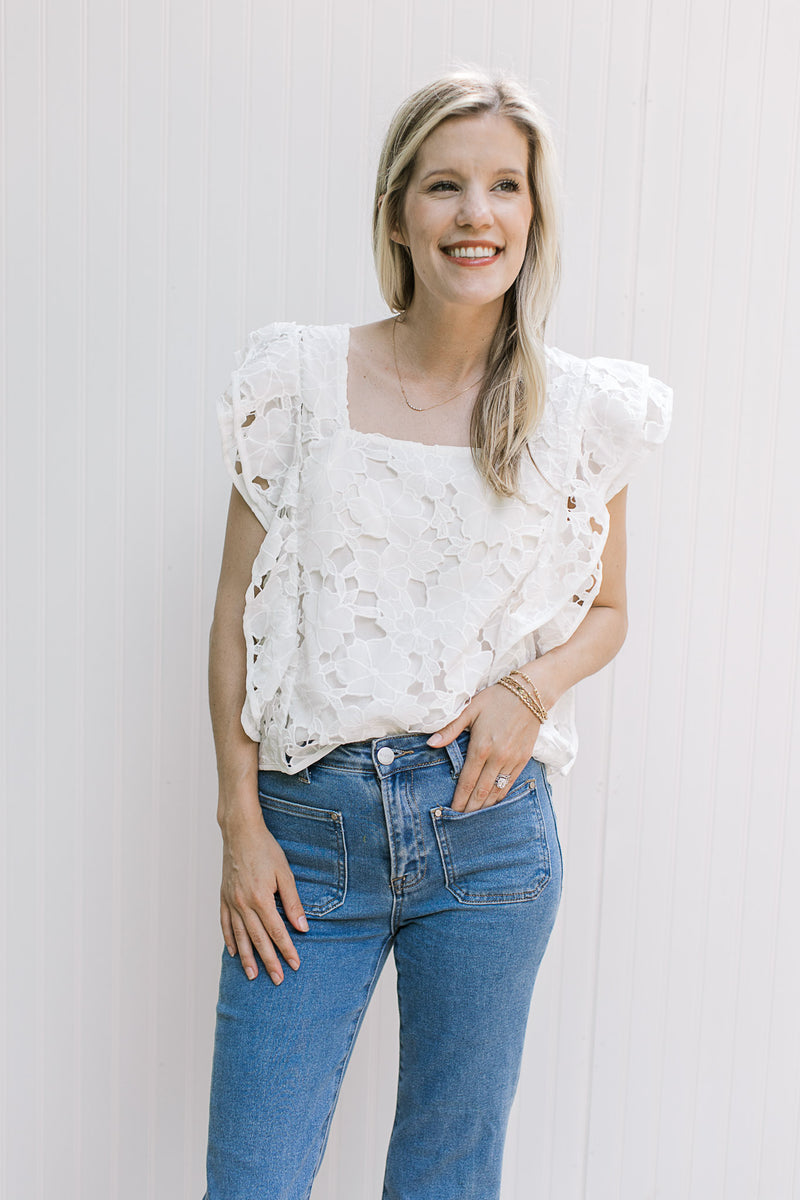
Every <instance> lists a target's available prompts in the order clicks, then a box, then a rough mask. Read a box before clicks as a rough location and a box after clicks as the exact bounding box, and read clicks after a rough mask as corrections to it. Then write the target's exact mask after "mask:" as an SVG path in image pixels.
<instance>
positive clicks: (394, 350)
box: [392, 317, 483, 412]
mask: <svg viewBox="0 0 800 1200" xmlns="http://www.w3.org/2000/svg"><path fill="white" fill-rule="evenodd" d="M396 329H397V317H395V319H394V320H393V321H392V354H393V355H394V369H395V371H396V372H397V382H398V383H399V384H400V391H401V392H402V393H403V399H404V400H405V402H406V404H407V405H408V407H409V408H411V409H413V411H414V412H431V410H432V409H434V408H441V407H442V405H443V404H449V403H450V401H451V400H457V399H458V397H459V396H463V395H464V392H468V391H469V390H470V388H474V387H475V384H476V383H480V381H481V380H480V379H475V380H474V381H473V382H472V383H468V384H467V386H466V387H465V388H462V389H461V391H460V392H456V394H455V396H448V397H447V399H446V400H440V401H439V402H438V404H431V405H430V407H429V408H417V406H416V404H412V403H411V401H410V400H409V398H408V396H407V395H406V389H405V388H404V387H403V379H402V377H401V375H400V368H399V367H398V365H397V338H396V337H395V331H396ZM482 378H483V376H481V379H482Z"/></svg>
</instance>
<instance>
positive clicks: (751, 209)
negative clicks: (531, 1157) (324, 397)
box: [723, 0, 775, 1191]
mask: <svg viewBox="0 0 800 1200" xmlns="http://www.w3.org/2000/svg"><path fill="white" fill-rule="evenodd" d="M768 16H769V0H762V9H761V36H760V41H759V52H758V77H757V83H756V95H755V98H754V99H755V103H754V109H755V121H754V127H753V143H752V146H751V147H750V153H749V159H750V164H751V168H750V170H749V171H748V172H747V174H748V176H749V187H748V196H747V224H746V236H745V272H744V273H745V279H746V288H745V295H746V296H750V295H753V294H754V291H753V287H752V284H753V242H754V235H755V221H756V188H757V181H758V165H759V159H760V151H761V129H762V121H763V108H764V75H765V69H766V51H767V33H768ZM752 311H753V310H752V307H748V306H747V305H744V304H743V306H742V324H741V329H740V331H739V337H738V339H736V341H735V344H737V345H738V360H739V361H738V368H737V372H736V375H737V378H738V379H739V381H740V388H739V394H738V396H737V410H736V437H735V445H736V453H735V457H734V461H739V462H740V461H741V460H742V454H741V445H742V422H743V416H744V414H743V407H744V392H743V389H744V383H743V381H744V378H745V367H746V361H745V350H746V347H747V345H748V339H747V333H748V325H749V318H750V316H751V314H752ZM772 411H773V428H774V425H775V409H774V407H773V410H772ZM735 516H736V508H735V505H734V504H733V503H732V504H730V505H729V509H728V530H727V543H728V546H727V554H726V564H727V565H726V578H730V577H731V574H732V572H733V555H734V545H735V538H734V533H735V527H734V522H735ZM767 528H770V525H769V524H768V525H767ZM768 544H769V543H768V539H767V538H764V539H763V543H762V548H761V564H762V578H764V579H766V562H767V553H768ZM764 601H765V596H764V589H763V588H762V589H761V606H760V614H761V619H762V620H763V614H764ZM732 605H733V598H732V595H731V589H728V598H727V603H726V606H725V608H726V611H725V621H724V626H725V629H726V630H727V626H728V619H729V614H730V610H731V607H732ZM760 661H761V656H760V655H756V659H755V664H754V672H755V674H754V680H753V693H754V695H756V696H757V695H758V694H759V691H760V687H759V684H760V677H761V671H760ZM754 738H755V722H753V721H750V722H748V740H747V745H746V747H745V748H744V755H743V757H744V758H745V761H746V765H745V767H744V772H743V774H744V775H745V776H746V778H747V779H748V780H749V781H750V787H749V789H748V794H749V795H754V794H755V792H754V790H753V783H754V775H755V742H754ZM752 816H753V809H752V806H751V805H747V806H746V807H745V816H744V823H743V827H742V831H741V840H740V856H739V864H738V866H739V875H740V877H741V878H745V875H746V857H747V846H748V843H749V841H750V835H751V828H752ZM744 904H745V893H744V889H742V890H740V893H739V901H738V906H737V912H736V925H737V927H738V928H741V927H742V925H743V920H744ZM743 948H744V947H743V941H742V939H740V940H739V943H738V947H737V962H736V967H735V977H736V980H737V984H736V995H735V998H734V1005H733V1009H734V1017H733V1020H734V1031H735V1032H734V1045H736V1044H737V1042H738V1038H737V1036H736V1032H737V1031H738V1025H739V1019H738V1014H739V1008H740V1000H741V986H742V971H743V962H742V953H743ZM732 1105H733V1094H732V1089H731V1088H729V1089H728V1094H727V1104H726V1116H725V1135H724V1142H725V1145H726V1147H727V1146H729V1144H730V1132H731V1117H732ZM731 1182H732V1181H731V1178H730V1156H729V1155H727V1156H726V1163H725V1171H724V1175H723V1188H724V1189H725V1191H729V1190H730V1188H731Z"/></svg>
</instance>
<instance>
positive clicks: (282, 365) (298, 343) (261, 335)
mask: <svg viewBox="0 0 800 1200" xmlns="http://www.w3.org/2000/svg"><path fill="white" fill-rule="evenodd" d="M347 329H348V326H346V325H299V324H297V323H296V322H294V321H273V322H272V323H271V324H269V325H264V326H262V327H261V328H260V329H254V330H253V331H252V332H251V333H250V334H248V337H247V341H246V343H245V345H244V347H243V349H241V350H240V351H239V352H238V354H237V355H236V371H237V372H238V374H239V375H240V377H242V378H249V379H250V380H251V381H255V380H256V379H260V380H261V382H262V383H264V384H267V383H269V381H270V380H272V381H274V382H277V381H279V380H280V381H282V382H283V383H284V384H285V383H290V382H292V381H294V382H296V383H297V384H298V385H299V382H300V369H301V366H302V364H303V361H304V359H305V358H306V357H308V355H309V354H310V355H313V354H314V353H319V352H320V351H321V350H326V349H327V350H333V349H336V348H339V347H340V346H341V343H342V340H343V338H344V336H345V334H346V331H347Z"/></svg>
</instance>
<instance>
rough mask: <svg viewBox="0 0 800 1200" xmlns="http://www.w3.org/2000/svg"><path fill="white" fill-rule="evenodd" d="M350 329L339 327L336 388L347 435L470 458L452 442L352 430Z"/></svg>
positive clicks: (468, 449) (469, 448)
mask: <svg viewBox="0 0 800 1200" xmlns="http://www.w3.org/2000/svg"><path fill="white" fill-rule="evenodd" d="M352 328H353V326H352V325H341V326H340V329H341V330H342V345H341V353H340V355H339V379H338V384H339V388H338V390H339V400H340V410H341V414H342V422H343V424H344V428H345V430H346V431H347V433H348V434H350V436H351V437H353V438H354V439H356V440H360V441H367V442H369V441H374V440H377V441H379V442H381V443H387V442H388V443H389V444H390V445H392V444H393V445H396V446H413V447H415V448H421V449H423V450H436V451H439V452H441V451H445V452H447V453H448V454H449V453H451V452H452V451H456V453H457V454H458V455H464V454H469V455H470V456H471V455H472V446H459V445H454V444H453V443H452V442H419V441H416V440H414V439H413V438H396V437H392V436H391V434H388V433H377V432H372V433H365V432H364V431H363V430H361V429H354V428H353V426H352V425H351V424H350V406H349V404H348V403H347V383H348V379H349V370H350V362H349V358H350V331H351V329H352Z"/></svg>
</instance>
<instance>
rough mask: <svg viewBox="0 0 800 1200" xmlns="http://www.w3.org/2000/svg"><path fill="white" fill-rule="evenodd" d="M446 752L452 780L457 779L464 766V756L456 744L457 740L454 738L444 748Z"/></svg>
mask: <svg viewBox="0 0 800 1200" xmlns="http://www.w3.org/2000/svg"><path fill="white" fill-rule="evenodd" d="M444 749H445V751H446V752H447V757H448V758H449V759H450V767H451V770H452V774H453V778H454V779H458V777H459V775H460V774H461V768H462V767H463V765H464V755H463V754H462V753H461V747H460V746H459V744H458V738H454V739H453V741H452V742H450V743H448V745H446V746H445V747H444Z"/></svg>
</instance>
